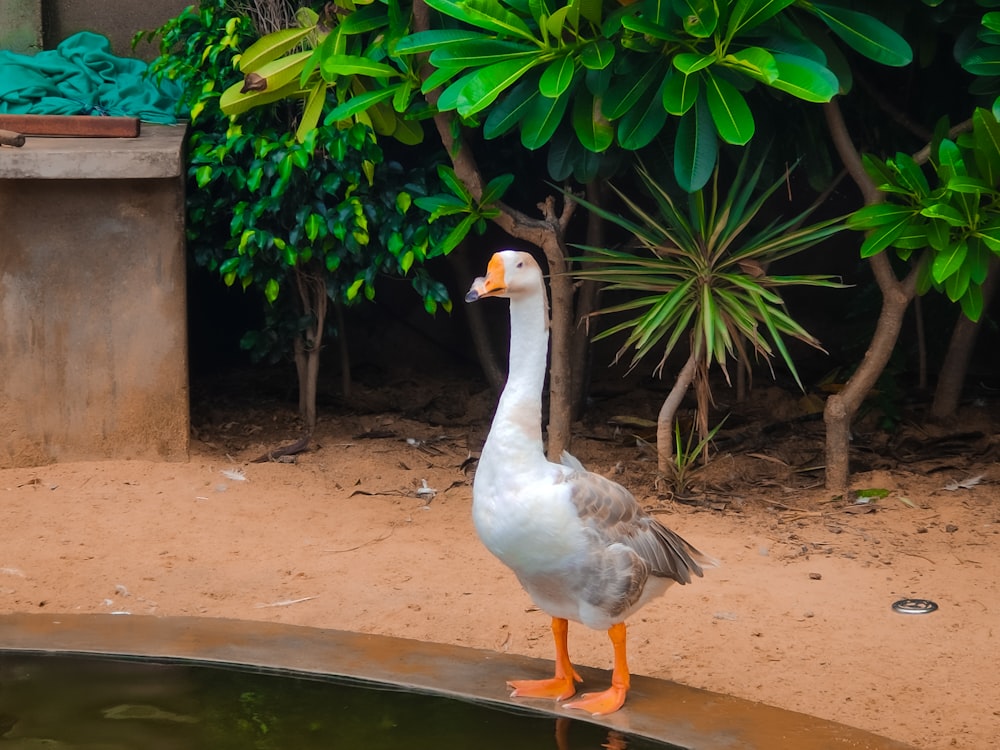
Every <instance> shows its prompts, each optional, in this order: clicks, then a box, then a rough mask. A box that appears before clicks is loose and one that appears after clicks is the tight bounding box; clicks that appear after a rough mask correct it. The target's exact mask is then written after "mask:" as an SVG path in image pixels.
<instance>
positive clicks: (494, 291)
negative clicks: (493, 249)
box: [465, 253, 507, 302]
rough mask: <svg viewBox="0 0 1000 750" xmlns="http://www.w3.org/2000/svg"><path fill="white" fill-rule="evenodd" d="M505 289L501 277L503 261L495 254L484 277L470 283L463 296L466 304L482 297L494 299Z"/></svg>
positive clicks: (505, 285)
mask: <svg viewBox="0 0 1000 750" xmlns="http://www.w3.org/2000/svg"><path fill="white" fill-rule="evenodd" d="M506 289H507V284H506V283H505V281H504V277H503V259H502V258H501V257H500V254H499V253H497V254H495V255H494V256H493V257H492V258H490V263H489V265H488V266H486V275H485V276H480V277H479V278H477V279H476V280H475V281H473V282H472V287H471V288H470V289H469V292H468V294H466V295H465V301H466V302H475V301H476V300H477V299H482V298H483V297H495V296H497V295H498V294H503V293H504V291H506Z"/></svg>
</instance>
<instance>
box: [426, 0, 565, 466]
mask: <svg viewBox="0 0 1000 750" xmlns="http://www.w3.org/2000/svg"><path fill="white" fill-rule="evenodd" d="M413 27H414V30H416V31H426V30H427V29H428V28H429V27H430V26H429V19H428V9H427V5H426V4H425V3H424V2H422V1H421V0H416V2H414V3H413ZM421 75H422V76H424V77H425V76H426V71H422V72H421ZM439 95H440V91H438V90H434V91H430V92H428V93H427V95H426V98H427V101H428V103H429V104H430V105H431V107H434V108H436V105H437V99H438V96H439ZM456 125H457V121H456V120H455V117H454V114H453V113H451V112H438V113H437V114H436V115H434V126H435V128H436V129H437V132H438V136H439V137H440V139H441V143H442V145H443V146H444V148H445V151H446V152H447V154H448V156H449V157H450V158H451V162H452V166H453V167H454V169H455V174H456V175H458V178H459V179H460V180H462V182H463V183H465V186H466V187H467V188H468V189H469V192H470V193H471V194H472V195H473V197H474V198H475V199H476V200H479V199H480V198H481V197H482V194H483V184H484V183H483V177H482V174H481V173H480V171H479V165H478V164H477V163H476V159H475V155H474V154H473V153H472V149H471V148H470V147H469V146H468V144H467V143H466V142H465V140H464V139H463V138H462V137H461V134H460V132H459V129H458V128H457V127H456ZM496 207H497V208H498V209H499V210H500V214H499V216H497V217H496V218H495V219H493V222H494V223H495V224H496V225H497V226H499V227H500V228H501V229H503V230H504V231H505V232H507V234H509V235H510V236H511V237H514V238H516V239H519V240H523V241H525V242H529V243H531V244H533V245H535V246H536V247H538V248H540V249H541V250H542V252H543V253H544V254H545V258H546V260H547V261H548V266H549V272H550V273H551V274H552V276H551V278H550V280H549V281H550V289H551V293H552V328H551V336H552V338H551V340H552V349H551V359H550V364H549V429H548V448H547V453H548V456H549V458H550V459H552V460H554V461H558V460H559V456H560V455H561V454H562V452H563V451H564V450H568V449H569V447H570V442H571V431H570V427H571V425H572V403H571V397H572V385H571V378H570V343H569V342H570V337H571V334H572V321H573V282H572V280H571V279H570V278H569V276H568V275H567V274H566V273H565V272H566V271H567V270H568V268H567V264H566V244H565V234H566V227H567V226H568V224H569V220H570V217H572V215H573V211H574V209H575V208H576V203H575V202H574V201H573V200H571V199H569V198H564V200H563V204H562V210H561V211H559V212H557V211H556V208H555V198H553V197H552V196H549V197H548V198H547V199H546V200H545V201H544V202H543V203H540V204H539V206H538V208H539V210H540V212H541V214H542V218H541V219H538V218H534V217H531V216H528V215H527V214H525V213H523V212H521V211H518V210H517V209H515V208H512V207H511V206H508V205H506V204H504V203H500V202H498V203H497V204H496Z"/></svg>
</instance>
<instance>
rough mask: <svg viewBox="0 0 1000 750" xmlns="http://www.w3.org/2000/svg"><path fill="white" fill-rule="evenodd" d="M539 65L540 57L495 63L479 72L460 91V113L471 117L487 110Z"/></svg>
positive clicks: (458, 102)
mask: <svg viewBox="0 0 1000 750" xmlns="http://www.w3.org/2000/svg"><path fill="white" fill-rule="evenodd" d="M538 63H539V60H538V57H530V58H527V59H526V60H520V59H519V60H509V61H507V62H500V63H494V64H493V65H487V66H486V67H485V68H481V69H479V70H477V71H476V72H475V73H473V74H472V75H471V76H469V79H468V80H467V81H466V82H465V84H464V85H463V86H462V88H461V90H460V91H459V94H458V98H457V100H456V104H457V107H456V109H457V110H458V113H459V114H460V115H462V116H463V117H469V116H470V115H474V114H475V113H476V112H479V111H481V110H483V109H485V108H486V107H488V106H489V105H490V104H492V103H493V101H494V100H495V99H496V98H497V97H498V96H500V94H502V93H503V92H504V91H506V90H507V89H508V88H510V87H511V86H513V85H514V84H515V83H517V81H518V79H519V78H520V77H521V76H523V75H524V74H525V73H527V72H528V71H529V70H531V69H532V68H533V67H535V66H536V65H538Z"/></svg>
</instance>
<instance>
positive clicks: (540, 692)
mask: <svg viewBox="0 0 1000 750" xmlns="http://www.w3.org/2000/svg"><path fill="white" fill-rule="evenodd" d="M580 681H581V678H580V675H578V674H577V673H576V670H573V674H572V676H571V677H558V676H557V677H550V678H549V679H547V680H508V681H507V687H509V688H511V691H512V692H511V694H510V697H511V698H551V699H552V700H557V701H564V700H566V699H567V698H572V697H573V696H574V695H576V685H575V684H574V683H575V682H580Z"/></svg>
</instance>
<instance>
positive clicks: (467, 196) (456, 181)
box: [437, 164, 472, 206]
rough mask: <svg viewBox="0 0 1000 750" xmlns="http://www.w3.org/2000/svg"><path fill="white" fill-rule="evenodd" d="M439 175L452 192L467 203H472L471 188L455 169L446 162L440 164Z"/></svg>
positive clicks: (469, 204)
mask: <svg viewBox="0 0 1000 750" xmlns="http://www.w3.org/2000/svg"><path fill="white" fill-rule="evenodd" d="M437 173H438V177H440V178H441V182H443V183H444V184H445V185H446V186H447V188H448V189H449V190H451V192H452V193H454V194H455V195H456V196H458V197H459V198H461V199H462V200H464V201H465V203H466V205H468V206H471V205H472V193H470V192H469V188H467V187H466V186H465V183H464V182H462V180H461V178H459V176H458V174H456V172H455V170H454V169H452V168H451V167H449V166H447V165H445V164H438V168H437Z"/></svg>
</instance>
